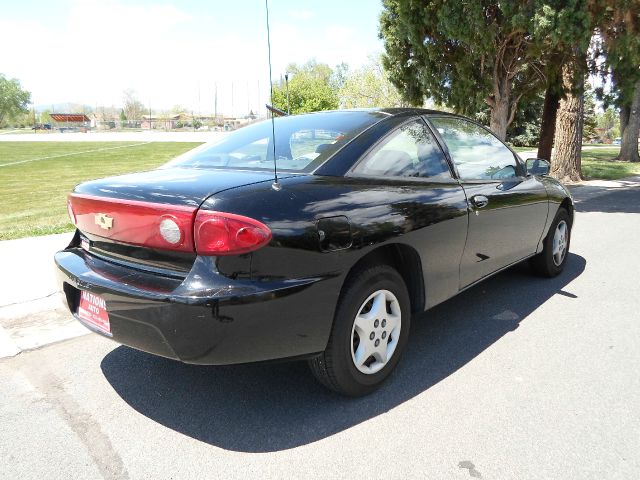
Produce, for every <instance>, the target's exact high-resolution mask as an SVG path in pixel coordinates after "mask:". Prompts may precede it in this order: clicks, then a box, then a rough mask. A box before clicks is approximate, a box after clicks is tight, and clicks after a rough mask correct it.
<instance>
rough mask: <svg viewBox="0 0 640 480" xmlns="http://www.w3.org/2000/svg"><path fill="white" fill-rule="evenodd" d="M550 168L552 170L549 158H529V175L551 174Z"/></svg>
mask: <svg viewBox="0 0 640 480" xmlns="http://www.w3.org/2000/svg"><path fill="white" fill-rule="evenodd" d="M549 170H551V164H550V163H549V162H548V161H547V160H543V159H541V158H528V159H527V174H528V175H549Z"/></svg>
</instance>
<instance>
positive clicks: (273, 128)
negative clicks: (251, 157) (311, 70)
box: [264, 0, 282, 191]
mask: <svg viewBox="0 0 640 480" xmlns="http://www.w3.org/2000/svg"><path fill="white" fill-rule="evenodd" d="M264 7H265V9H266V11H267V49H268V51H269V88H270V91H269V93H270V101H271V105H273V77H272V75H271V32H270V31H269V0H264ZM271 143H273V183H272V184H271V188H273V189H274V190H276V191H278V190H280V189H281V188H282V186H281V185H280V184H279V183H278V159H277V157H276V121H275V115H274V113H273V112H271Z"/></svg>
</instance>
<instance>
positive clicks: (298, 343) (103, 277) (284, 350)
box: [55, 248, 342, 365]
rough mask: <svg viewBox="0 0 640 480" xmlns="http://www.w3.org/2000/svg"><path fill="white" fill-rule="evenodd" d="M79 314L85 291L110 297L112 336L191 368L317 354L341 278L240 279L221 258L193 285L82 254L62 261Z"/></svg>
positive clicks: (199, 266) (207, 262)
mask: <svg viewBox="0 0 640 480" xmlns="http://www.w3.org/2000/svg"><path fill="white" fill-rule="evenodd" d="M55 262H56V266H57V271H58V277H59V280H60V285H61V290H62V291H63V292H64V295H65V297H66V302H67V304H68V306H69V309H70V311H71V313H72V314H73V315H74V316H75V317H76V318H77V319H78V320H79V321H81V322H82V320H80V319H79V318H78V316H77V308H78V303H79V296H80V291H81V290H86V291H89V292H92V293H94V294H97V295H100V296H101V297H102V298H104V300H105V303H106V309H107V312H108V314H109V321H110V323H111V334H106V333H104V332H101V331H99V330H97V329H95V328H93V327H92V326H91V325H89V324H86V323H85V322H82V323H83V324H84V325H85V326H87V328H89V329H91V330H93V331H95V332H97V333H100V334H102V335H104V336H107V337H110V338H112V339H113V340H115V341H117V342H119V343H122V344H124V345H128V346H131V347H134V348H137V349H139V350H143V351H146V352H149V353H153V354H156V355H161V356H163V357H168V358H173V359H176V360H180V361H183V362H186V363H196V364H211V365H224V364H233V363H246V362H255V361H264V360H276V359H282V358H289V357H301V356H307V355H313V354H315V353H317V352H321V351H323V350H324V349H325V347H326V343H327V340H328V337H329V333H330V330H331V324H332V320H333V314H334V309H335V304H336V301H337V292H339V290H340V282H341V280H342V279H341V277H340V276H325V277H317V278H305V279H296V280H274V281H249V280H242V281H241V280H232V279H229V278H227V277H224V276H222V275H219V274H217V273H216V269H215V259H214V258H213V257H198V258H197V259H196V262H195V264H194V266H193V268H192V270H191V272H190V273H189V274H188V275H187V277H186V278H178V277H171V276H163V275H160V274H158V273H151V272H146V271H142V270H138V269H134V268H130V267H126V266H122V265H120V264H115V263H111V262H108V261H104V260H102V259H100V258H98V257H96V256H94V255H91V254H88V253H86V252H85V251H83V250H82V249H80V248H69V249H67V250H63V251H61V252H58V253H57V254H56V255H55Z"/></svg>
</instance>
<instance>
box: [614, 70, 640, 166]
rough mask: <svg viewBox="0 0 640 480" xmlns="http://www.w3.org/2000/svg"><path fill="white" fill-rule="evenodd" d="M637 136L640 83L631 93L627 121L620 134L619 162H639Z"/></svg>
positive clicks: (639, 125)
mask: <svg viewBox="0 0 640 480" xmlns="http://www.w3.org/2000/svg"><path fill="white" fill-rule="evenodd" d="M638 135H640V81H639V82H637V83H636V86H635V89H634V91H633V101H632V103H631V109H630V110H629V120H628V122H627V126H626V128H625V129H624V133H623V134H622V143H621V144H620V156H619V157H618V158H619V160H624V161H626V162H640V155H638Z"/></svg>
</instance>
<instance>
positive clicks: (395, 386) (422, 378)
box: [101, 254, 586, 452]
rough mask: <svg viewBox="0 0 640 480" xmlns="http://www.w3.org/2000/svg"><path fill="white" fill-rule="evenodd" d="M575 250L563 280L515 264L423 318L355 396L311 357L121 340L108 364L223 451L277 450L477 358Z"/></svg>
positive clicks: (343, 424) (399, 399) (539, 297)
mask: <svg viewBox="0 0 640 480" xmlns="http://www.w3.org/2000/svg"><path fill="white" fill-rule="evenodd" d="M585 266H586V261H585V259H584V258H582V257H580V256H578V255H575V254H570V257H569V258H568V263H567V266H566V268H565V271H564V272H563V273H562V274H561V275H560V276H558V277H556V278H553V279H542V278H538V277H534V276H532V275H531V274H530V273H529V269H528V267H527V266H526V265H520V266H516V267H514V268H511V269H509V270H507V271H505V272H503V273H501V274H499V275H497V276H495V277H493V278H491V279H489V280H487V281H485V282H483V283H482V284H480V285H478V286H476V287H473V288H471V289H469V290H467V291H466V292H463V293H462V294H460V295H458V296H457V297H455V298H453V299H451V300H448V301H447V302H445V303H443V304H441V305H439V306H437V307H435V308H433V309H431V310H429V311H428V312H426V313H425V314H421V315H419V316H417V317H414V319H413V321H412V326H411V335H410V337H409V342H408V345H407V350H406V352H405V354H404V358H403V359H402V362H400V364H399V365H398V368H397V369H396V371H395V372H394V373H393V374H392V375H391V377H390V379H389V381H387V382H386V384H385V385H384V386H383V387H382V388H381V389H380V390H378V391H377V392H375V393H373V394H372V395H370V396H368V397H364V398H358V399H352V398H345V397H342V396H339V395H337V394H334V393H332V392H330V391H328V390H325V389H324V388H323V387H321V386H320V385H318V384H317V383H316V382H315V381H314V380H313V378H312V376H311V373H310V371H309V369H308V368H307V365H306V363H305V362H291V363H269V364H252V365H236V366H229V367H210V366H194V365H185V364H182V363H179V362H175V361H172V360H167V359H164V358H160V357H156V356H153V355H149V354H146V353H143V352H140V351H137V350H134V349H131V348H128V347H124V346H120V347H118V348H115V349H114V350H112V351H111V352H110V353H109V354H107V355H106V356H105V357H104V359H103V360H102V363H101V368H102V371H103V373H104V376H105V377H106V379H107V381H108V382H109V383H110V384H111V385H112V386H113V388H114V389H115V391H116V392H117V393H118V394H119V395H120V397H122V399H123V400H124V401H125V402H127V403H128V404H129V405H130V406H131V407H133V408H134V409H135V410H137V411H138V412H140V413H142V414H143V415H145V416H147V417H148V418H150V419H152V420H154V421H156V422H158V423H160V424H162V425H164V426H166V427H168V428H171V429H173V430H175V431H178V432H180V433H183V434H184V435H188V436H189V437H192V438H195V439H197V440H200V441H202V442H206V443H209V444H211V445H215V446H217V447H220V448H224V449H227V450H234V451H242V452H272V451H279V450H285V449H289V448H293V447H297V446H300V445H305V444H308V443H311V442H314V441H317V440H321V439H323V438H326V437H328V436H330V435H333V434H335V433H338V432H341V431H343V430H345V429H348V428H350V427H353V426H354V425H357V424H359V423H361V422H364V421H366V420H368V419H370V418H372V417H375V416H377V415H380V414H382V413H384V412H387V411H388V410H390V409H392V408H394V407H396V406H397V405H399V404H401V403H403V402H405V401H407V400H409V399H411V398H413V397H415V396H416V395H419V394H420V393H422V392H424V391H425V390H427V389H429V388H430V387H432V386H433V385H435V384H437V383H438V382H439V381H441V380H442V379H444V378H446V377H448V376H449V375H451V374H452V373H454V372H455V371H457V370H458V369H459V368H461V367H463V366H464V365H466V364H467V363H469V362H471V361H473V360H474V359H475V358H476V356H478V355H479V354H480V353H481V352H483V351H484V350H485V349H487V348H488V347H490V346H491V345H492V344H494V343H495V342H497V341H499V340H500V339H501V338H502V337H503V336H504V335H506V334H508V333H509V332H511V331H514V330H515V329H517V328H518V326H519V324H520V323H521V322H523V321H525V320H526V319H527V317H528V316H529V314H530V313H531V312H533V311H534V310H535V309H537V308H538V307H539V306H540V305H542V304H543V303H544V302H546V301H547V300H548V299H549V298H551V297H553V296H554V295H558V294H559V295H565V296H567V297H569V298H575V299H577V297H576V295H574V294H572V293H570V292H566V291H564V290H563V289H564V287H565V286H566V285H567V284H569V283H570V282H571V281H572V280H573V279H575V278H576V277H578V276H579V275H580V274H581V273H582V272H583V271H584V269H585Z"/></svg>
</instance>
